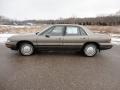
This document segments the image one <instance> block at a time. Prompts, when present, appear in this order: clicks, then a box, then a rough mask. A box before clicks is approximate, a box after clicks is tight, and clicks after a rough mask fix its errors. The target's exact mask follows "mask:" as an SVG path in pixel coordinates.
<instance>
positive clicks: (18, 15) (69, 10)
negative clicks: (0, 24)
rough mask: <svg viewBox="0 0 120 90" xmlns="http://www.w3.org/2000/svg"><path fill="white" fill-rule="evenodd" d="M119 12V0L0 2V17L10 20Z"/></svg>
mask: <svg viewBox="0 0 120 90" xmlns="http://www.w3.org/2000/svg"><path fill="white" fill-rule="evenodd" d="M118 10H120V0H0V15H2V16H6V17H9V18H12V19H18V20H25V19H58V18H60V17H62V18H67V17H72V16H76V17H95V16H98V15H104V14H111V13H115V12H116V11H118Z"/></svg>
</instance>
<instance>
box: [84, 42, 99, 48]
mask: <svg viewBox="0 0 120 90" xmlns="http://www.w3.org/2000/svg"><path fill="white" fill-rule="evenodd" d="M88 44H94V45H96V46H97V48H98V49H100V45H99V44H98V43H97V42H87V43H85V44H84V45H83V49H84V48H85V46H86V45H88Z"/></svg>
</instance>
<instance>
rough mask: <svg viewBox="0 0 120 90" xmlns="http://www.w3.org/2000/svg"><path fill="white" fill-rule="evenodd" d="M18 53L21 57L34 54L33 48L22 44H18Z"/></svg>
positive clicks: (27, 44)
mask: <svg viewBox="0 0 120 90" xmlns="http://www.w3.org/2000/svg"><path fill="white" fill-rule="evenodd" d="M19 52H20V53H21V55H24V56H30V55H32V54H33V52H34V47H33V45H31V44H29V43H22V44H20V47H19Z"/></svg>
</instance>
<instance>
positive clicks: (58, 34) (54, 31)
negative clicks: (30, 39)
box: [37, 26, 64, 48]
mask: <svg viewBox="0 0 120 90" xmlns="http://www.w3.org/2000/svg"><path fill="white" fill-rule="evenodd" d="M63 33H64V27H63V26H54V27H51V28H50V29H48V30H46V31H45V32H44V33H43V34H42V35H39V36H38V38H37V44H38V46H42V47H46V48H60V47H62V39H63Z"/></svg>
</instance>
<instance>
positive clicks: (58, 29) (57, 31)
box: [49, 26, 64, 36]
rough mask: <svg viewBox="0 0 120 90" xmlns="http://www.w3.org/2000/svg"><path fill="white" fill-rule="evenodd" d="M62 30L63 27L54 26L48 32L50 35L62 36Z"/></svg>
mask: <svg viewBox="0 0 120 90" xmlns="http://www.w3.org/2000/svg"><path fill="white" fill-rule="evenodd" d="M63 30H64V27H62V26H56V27H54V28H53V30H51V32H50V33H49V34H50V35H51V36H62V35H63Z"/></svg>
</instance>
